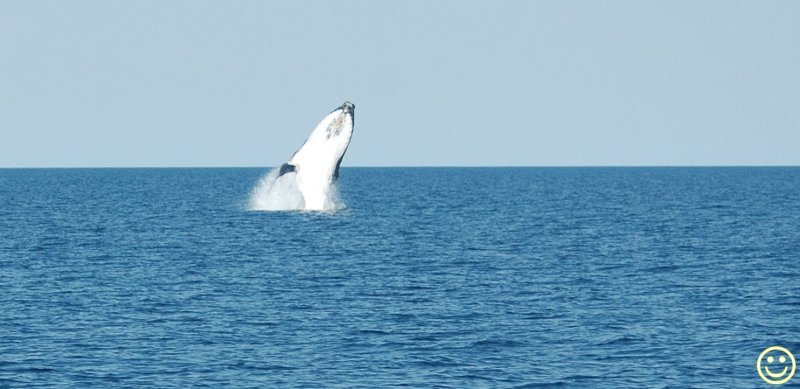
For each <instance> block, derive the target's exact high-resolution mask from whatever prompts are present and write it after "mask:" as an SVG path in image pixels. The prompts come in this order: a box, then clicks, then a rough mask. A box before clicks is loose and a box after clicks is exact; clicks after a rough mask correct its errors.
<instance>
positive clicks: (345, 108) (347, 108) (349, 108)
mask: <svg viewBox="0 0 800 389" xmlns="http://www.w3.org/2000/svg"><path fill="white" fill-rule="evenodd" d="M340 109H341V110H342V112H344V113H349V114H351V115H352V114H353V111H355V109H356V105H355V104H353V103H351V102H349V101H345V102H344V104H342V105H341V106H339V108H336V110H340Z"/></svg>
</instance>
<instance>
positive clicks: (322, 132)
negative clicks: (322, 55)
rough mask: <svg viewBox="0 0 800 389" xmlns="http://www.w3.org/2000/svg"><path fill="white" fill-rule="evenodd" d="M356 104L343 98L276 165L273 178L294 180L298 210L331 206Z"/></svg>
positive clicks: (348, 141) (351, 133)
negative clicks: (281, 161)
mask: <svg viewBox="0 0 800 389" xmlns="http://www.w3.org/2000/svg"><path fill="white" fill-rule="evenodd" d="M355 108H356V106H355V105H354V104H353V103H351V102H349V101H345V102H344V103H343V104H342V105H341V106H339V107H338V108H336V109H335V110H333V111H332V112H331V113H329V114H328V115H327V116H325V117H324V118H323V119H322V121H320V122H319V124H317V126H316V127H315V128H314V131H312V132H311V135H309V136H308V138H307V139H306V140H305V142H303V144H302V145H301V146H300V148H299V149H297V151H295V152H294V154H292V156H291V158H289V160H288V161H287V162H286V163H284V164H283V165H281V166H280V170H279V172H278V178H277V180H278V181H280V180H294V181H295V185H296V187H297V190H299V192H300V194H301V195H302V197H303V205H302V209H304V210H308V211H320V210H326V209H330V208H331V207H332V204H331V201H332V200H331V199H332V198H333V197H335V194H334V193H332V191H334V190H335V187H334V186H333V184H334V183H335V182H336V180H337V179H338V178H339V168H340V167H341V165H342V159H343V158H344V154H345V153H346V152H347V148H348V147H349V146H350V139H351V138H352V137H353V126H354V123H355Z"/></svg>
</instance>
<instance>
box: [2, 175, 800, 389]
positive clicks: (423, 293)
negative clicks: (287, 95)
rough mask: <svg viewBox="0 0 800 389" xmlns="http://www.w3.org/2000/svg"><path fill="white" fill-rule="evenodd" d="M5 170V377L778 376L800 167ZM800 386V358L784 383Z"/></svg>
mask: <svg viewBox="0 0 800 389" xmlns="http://www.w3.org/2000/svg"><path fill="white" fill-rule="evenodd" d="M265 173H266V171H265V170H264V169H5V170H0V387H102V388H107V387H115V388H116V387H176V388H183V387H203V386H208V387H264V388H271V387H348V388H349V387H362V388H376V387H420V388H430V387H440V388H473V387H492V388H493V387H497V388H538V387H578V388H592V387H599V388H644V387H647V388H662V387H664V388H666V387H676V388H683V387H708V388H743V387H766V386H768V385H767V384H766V383H764V382H763V381H762V380H761V378H759V376H758V374H757V372H756V367H755V365H756V359H757V357H758V355H759V353H760V352H761V351H762V350H763V349H765V348H766V347H768V346H772V345H781V346H784V347H786V348H788V349H789V350H791V351H793V352H794V353H795V355H796V356H797V357H798V359H800V269H798V265H799V264H800V263H799V262H798V259H799V258H798V256H800V168H346V169H343V171H342V175H341V178H340V181H339V190H340V193H341V196H342V198H343V199H344V201H345V203H346V204H347V208H346V209H345V210H343V211H340V212H336V213H333V214H320V213H303V212H254V211H248V210H247V199H248V196H249V194H250V191H251V189H252V188H253V187H254V186H255V185H256V183H257V182H258V180H259V178H260V177H261V176H262V175H264V174H265ZM791 384H793V385H798V384H800V376H798V377H795V378H794V380H793V381H790V386H791Z"/></svg>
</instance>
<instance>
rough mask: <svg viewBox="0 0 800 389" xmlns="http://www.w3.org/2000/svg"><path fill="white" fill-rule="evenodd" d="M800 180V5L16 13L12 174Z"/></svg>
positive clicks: (12, 22)
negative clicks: (409, 169) (743, 168)
mask: <svg viewBox="0 0 800 389" xmlns="http://www.w3.org/2000/svg"><path fill="white" fill-rule="evenodd" d="M346 100H349V101H352V102H353V103H355V105H356V115H355V116H356V120H355V124H356V125H355V130H354V135H353V139H352V142H351V144H350V148H349V150H348V152H347V155H346V156H345V158H344V161H343V166H345V167H346V166H631V165H633V166H658V165H669V166H685V165H690V166H695V165H800V1H732V0H726V1H607V2H605V1H604V2H599V1H512V0H500V1H488V0H487V1H465V0H458V1H372V0H369V1H367V0H364V1H354V0H337V1H245V0H236V1H195V0H192V1H161V0H159V1H146V0H143V1H106V0H95V1H92V0H73V1H60V0H59V1H47V0H42V1H27V0H23V1H19V0H3V1H0V167H173V166H174V167H191V166H201V167H206V166H223V167H227V166H253V167H262V166H263V167H269V166H275V165H279V164H281V163H283V162H285V161H286V160H287V159H288V158H289V157H290V156H291V155H292V153H294V151H295V150H296V149H297V148H298V147H299V146H300V145H301V144H302V143H303V141H304V140H305V139H306V137H307V136H308V135H309V134H310V133H311V130H312V129H313V128H314V127H315V125H316V124H317V123H318V122H319V121H320V120H321V119H322V118H323V117H324V116H325V115H326V114H327V113H329V112H330V111H332V110H333V109H335V108H336V107H338V106H339V105H340V104H341V103H342V102H344V101H346Z"/></svg>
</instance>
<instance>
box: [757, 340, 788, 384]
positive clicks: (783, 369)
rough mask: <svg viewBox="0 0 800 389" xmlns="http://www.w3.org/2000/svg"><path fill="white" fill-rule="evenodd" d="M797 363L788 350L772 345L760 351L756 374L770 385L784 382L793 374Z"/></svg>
mask: <svg viewBox="0 0 800 389" xmlns="http://www.w3.org/2000/svg"><path fill="white" fill-rule="evenodd" d="M796 367H797V364H796V363H795V360H794V355H792V353H790V352H789V350H787V349H785V348H783V347H780V346H772V347H769V348H767V349H766V350H764V351H762V352H761V355H759V356H758V361H756V369H758V375H760V376H761V378H762V379H764V381H766V382H767V383H768V384H772V385H780V384H785V383H786V382H788V381H789V380H790V379H792V376H794V371H795V368H796Z"/></svg>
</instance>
